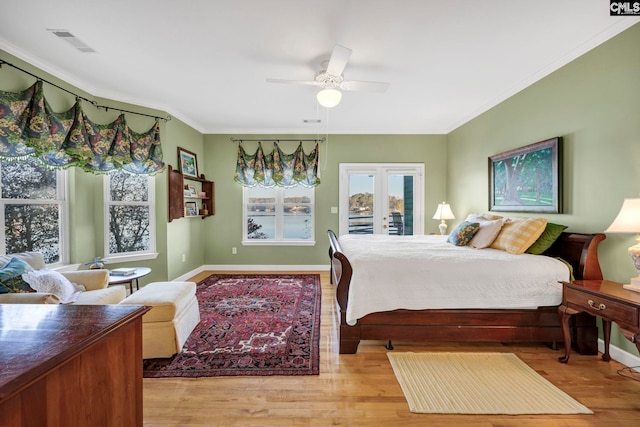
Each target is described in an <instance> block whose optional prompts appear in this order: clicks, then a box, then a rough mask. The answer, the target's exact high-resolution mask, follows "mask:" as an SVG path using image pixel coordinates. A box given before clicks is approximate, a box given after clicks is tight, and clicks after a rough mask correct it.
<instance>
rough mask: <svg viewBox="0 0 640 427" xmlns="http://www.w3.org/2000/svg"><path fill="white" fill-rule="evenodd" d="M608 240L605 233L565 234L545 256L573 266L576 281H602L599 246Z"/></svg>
mask: <svg viewBox="0 0 640 427" xmlns="http://www.w3.org/2000/svg"><path fill="white" fill-rule="evenodd" d="M606 238H607V236H606V235H605V234H603V233H594V234H584V233H567V232H563V233H562V234H561V235H560V237H559V238H558V240H556V241H555V243H554V244H553V245H552V246H551V247H550V248H549V249H547V250H546V251H545V253H544V254H543V255H547V256H553V257H558V258H562V259H563V260H565V261H567V262H568V263H569V264H571V266H572V267H573V274H574V277H575V279H576V280H581V279H584V280H602V270H601V269H600V261H598V245H599V244H600V242H601V241H603V240H604V239H606Z"/></svg>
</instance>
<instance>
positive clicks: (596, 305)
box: [564, 287, 638, 327]
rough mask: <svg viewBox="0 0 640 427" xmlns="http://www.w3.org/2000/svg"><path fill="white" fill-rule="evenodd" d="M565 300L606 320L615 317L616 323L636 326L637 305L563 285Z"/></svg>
mask: <svg viewBox="0 0 640 427" xmlns="http://www.w3.org/2000/svg"><path fill="white" fill-rule="evenodd" d="M564 292H565V301H566V302H567V303H568V304H574V305H578V306H580V307H581V308H583V309H584V310H585V311H586V312H588V313H590V314H593V315H596V316H601V317H604V318H606V319H608V320H611V319H612V318H615V319H616V322H617V323H621V324H624V325H626V326H631V327H634V326H635V327H637V326H638V307H637V306H636V307H634V306H631V305H627V304H623V303H620V302H618V301H614V300H611V299H608V298H605V297H602V296H599V295H598V296H596V295H590V294H588V293H586V292H581V291H579V290H575V289H572V288H570V287H565V289H564Z"/></svg>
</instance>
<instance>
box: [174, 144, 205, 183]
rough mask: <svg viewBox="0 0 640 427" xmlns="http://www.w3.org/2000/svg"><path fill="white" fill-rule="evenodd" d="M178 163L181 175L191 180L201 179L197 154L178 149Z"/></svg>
mask: <svg viewBox="0 0 640 427" xmlns="http://www.w3.org/2000/svg"><path fill="white" fill-rule="evenodd" d="M178 162H179V163H180V173H181V174H182V175H184V176H187V177H190V178H200V175H198V158H197V157H196V153H192V152H191V151H189V150H185V149H184V148H180V147H178Z"/></svg>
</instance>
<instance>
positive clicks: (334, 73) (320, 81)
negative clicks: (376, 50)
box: [267, 45, 389, 108]
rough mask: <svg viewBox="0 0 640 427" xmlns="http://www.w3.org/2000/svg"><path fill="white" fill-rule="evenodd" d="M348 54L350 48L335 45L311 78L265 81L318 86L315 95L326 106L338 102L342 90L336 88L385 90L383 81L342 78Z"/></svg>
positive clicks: (331, 105)
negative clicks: (321, 68)
mask: <svg viewBox="0 0 640 427" xmlns="http://www.w3.org/2000/svg"><path fill="white" fill-rule="evenodd" d="M350 56H351V49H349V48H346V47H344V46H340V45H335V47H334V48H333V52H332V53H331V58H329V61H328V62H326V63H324V62H323V66H324V69H323V70H321V71H319V72H318V73H316V75H315V78H314V79H313V80H283V79H267V82H269V83H285V84H297V85H311V86H318V87H320V88H321V90H320V91H319V92H318V94H317V95H316V97H317V99H318V102H319V103H320V105H322V106H323V107H326V108H331V107H335V106H336V105H338V104H339V103H340V100H341V99H342V92H340V90H338V89H342V90H347V91H367V92H384V91H386V90H387V88H388V87H389V83H385V82H369V81H362V80H344V76H343V75H342V72H343V71H344V68H345V67H346V66H347V61H348V60H349V57H350ZM325 64H326V66H325Z"/></svg>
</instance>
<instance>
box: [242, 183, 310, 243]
mask: <svg viewBox="0 0 640 427" xmlns="http://www.w3.org/2000/svg"><path fill="white" fill-rule="evenodd" d="M314 194H315V190H314V189H313V188H307V187H303V186H301V185H298V186H296V187H291V188H282V187H273V188H264V187H259V186H256V187H243V198H244V222H243V223H244V224H245V229H244V233H243V244H246V245H273V244H276V245H277V244H285V245H313V244H314V243H315V241H314V238H315V236H314V228H315V227H314Z"/></svg>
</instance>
